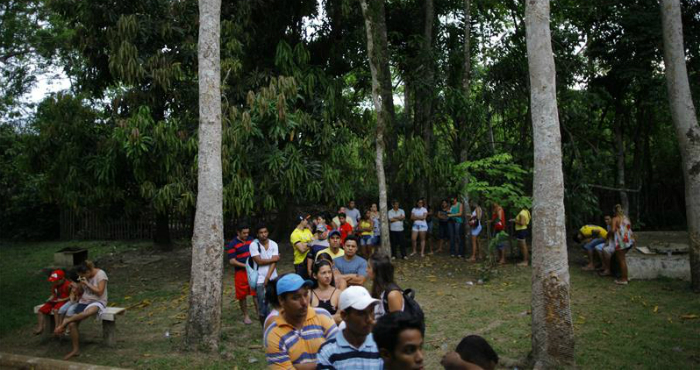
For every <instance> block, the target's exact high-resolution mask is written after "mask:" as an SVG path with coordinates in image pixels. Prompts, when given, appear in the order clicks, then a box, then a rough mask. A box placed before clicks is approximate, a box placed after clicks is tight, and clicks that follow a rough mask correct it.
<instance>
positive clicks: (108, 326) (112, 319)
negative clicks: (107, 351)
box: [34, 304, 126, 347]
mask: <svg viewBox="0 0 700 370" xmlns="http://www.w3.org/2000/svg"><path fill="white" fill-rule="evenodd" d="M41 306H43V305H42V304H40V305H37V306H34V313H35V314H38V313H39V309H40V308H41ZM124 312H126V308H123V307H107V308H106V309H105V310H104V312H103V313H102V315H97V316H96V317H95V319H96V320H100V321H102V338H103V339H104V341H105V344H106V345H107V346H108V347H114V345H115V344H116V343H117V339H116V329H117V316H118V315H123V314H124ZM55 325H56V324H55V323H54V321H53V315H46V314H44V331H43V334H42V340H43V341H47V340H49V339H50V338H51V337H52V336H53V331H54V326H55Z"/></svg>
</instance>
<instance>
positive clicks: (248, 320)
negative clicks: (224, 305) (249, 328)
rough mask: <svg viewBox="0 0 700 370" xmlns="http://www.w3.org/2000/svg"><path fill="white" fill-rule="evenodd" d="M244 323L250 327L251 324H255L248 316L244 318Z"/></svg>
mask: <svg viewBox="0 0 700 370" xmlns="http://www.w3.org/2000/svg"><path fill="white" fill-rule="evenodd" d="M243 323H244V324H246V325H250V324H252V323H253V322H252V321H250V317H248V316H246V317H245V318H243Z"/></svg>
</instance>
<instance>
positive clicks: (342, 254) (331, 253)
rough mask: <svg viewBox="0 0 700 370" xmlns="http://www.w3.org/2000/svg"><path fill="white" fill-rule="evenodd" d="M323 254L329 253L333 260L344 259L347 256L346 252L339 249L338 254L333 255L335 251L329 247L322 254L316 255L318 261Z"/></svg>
mask: <svg viewBox="0 0 700 370" xmlns="http://www.w3.org/2000/svg"><path fill="white" fill-rule="evenodd" d="M323 253H328V254H329V255H330V256H331V258H333V259H336V258H338V257H342V256H344V255H345V251H344V250H343V248H338V253H333V251H332V250H331V247H328V248H326V249H322V250H321V251H320V252H318V253H316V260H318V256H320V255H321V254H323Z"/></svg>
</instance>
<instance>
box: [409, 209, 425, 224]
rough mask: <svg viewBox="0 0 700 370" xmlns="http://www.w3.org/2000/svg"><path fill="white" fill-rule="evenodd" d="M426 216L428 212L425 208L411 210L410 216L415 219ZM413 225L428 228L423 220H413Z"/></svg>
mask: <svg viewBox="0 0 700 370" xmlns="http://www.w3.org/2000/svg"><path fill="white" fill-rule="evenodd" d="M427 214H428V210H427V209H425V207H420V208H414V209H412V210H411V215H412V216H416V217H423V216H425V215H427ZM413 224H414V225H423V226H428V223H427V222H426V221H425V220H414V221H413Z"/></svg>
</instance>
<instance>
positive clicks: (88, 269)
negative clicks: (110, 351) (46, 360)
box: [54, 261, 108, 360]
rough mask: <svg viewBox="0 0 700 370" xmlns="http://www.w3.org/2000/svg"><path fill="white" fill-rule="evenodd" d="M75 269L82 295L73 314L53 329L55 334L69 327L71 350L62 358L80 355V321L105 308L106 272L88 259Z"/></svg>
mask: <svg viewBox="0 0 700 370" xmlns="http://www.w3.org/2000/svg"><path fill="white" fill-rule="evenodd" d="M76 271H77V273H78V275H79V276H80V278H79V279H78V281H79V282H80V285H81V286H82V287H83V291H84V293H83V296H82V297H81V298H80V301H79V302H78V307H77V308H76V309H75V315H74V316H71V317H68V318H66V319H65V320H63V322H62V323H61V325H59V326H57V327H56V330H55V331H54V333H56V334H61V333H63V332H64V331H65V330H66V327H70V337H71V342H72V344H73V350H72V351H71V352H70V353H69V354H67V355H66V356H65V357H64V358H63V359H64V360H68V359H70V358H71V357H73V356H78V355H80V336H79V333H78V325H80V322H81V321H83V320H85V319H86V318H88V317H90V316H92V315H95V314H97V315H101V314H102V312H103V311H104V310H105V309H106V308H107V280H108V278H107V274H106V273H105V272H104V271H103V270H101V269H98V268H96V267H95V265H93V264H92V262H90V261H85V262H84V263H83V264H81V265H80V266H78V267H77V268H76Z"/></svg>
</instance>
